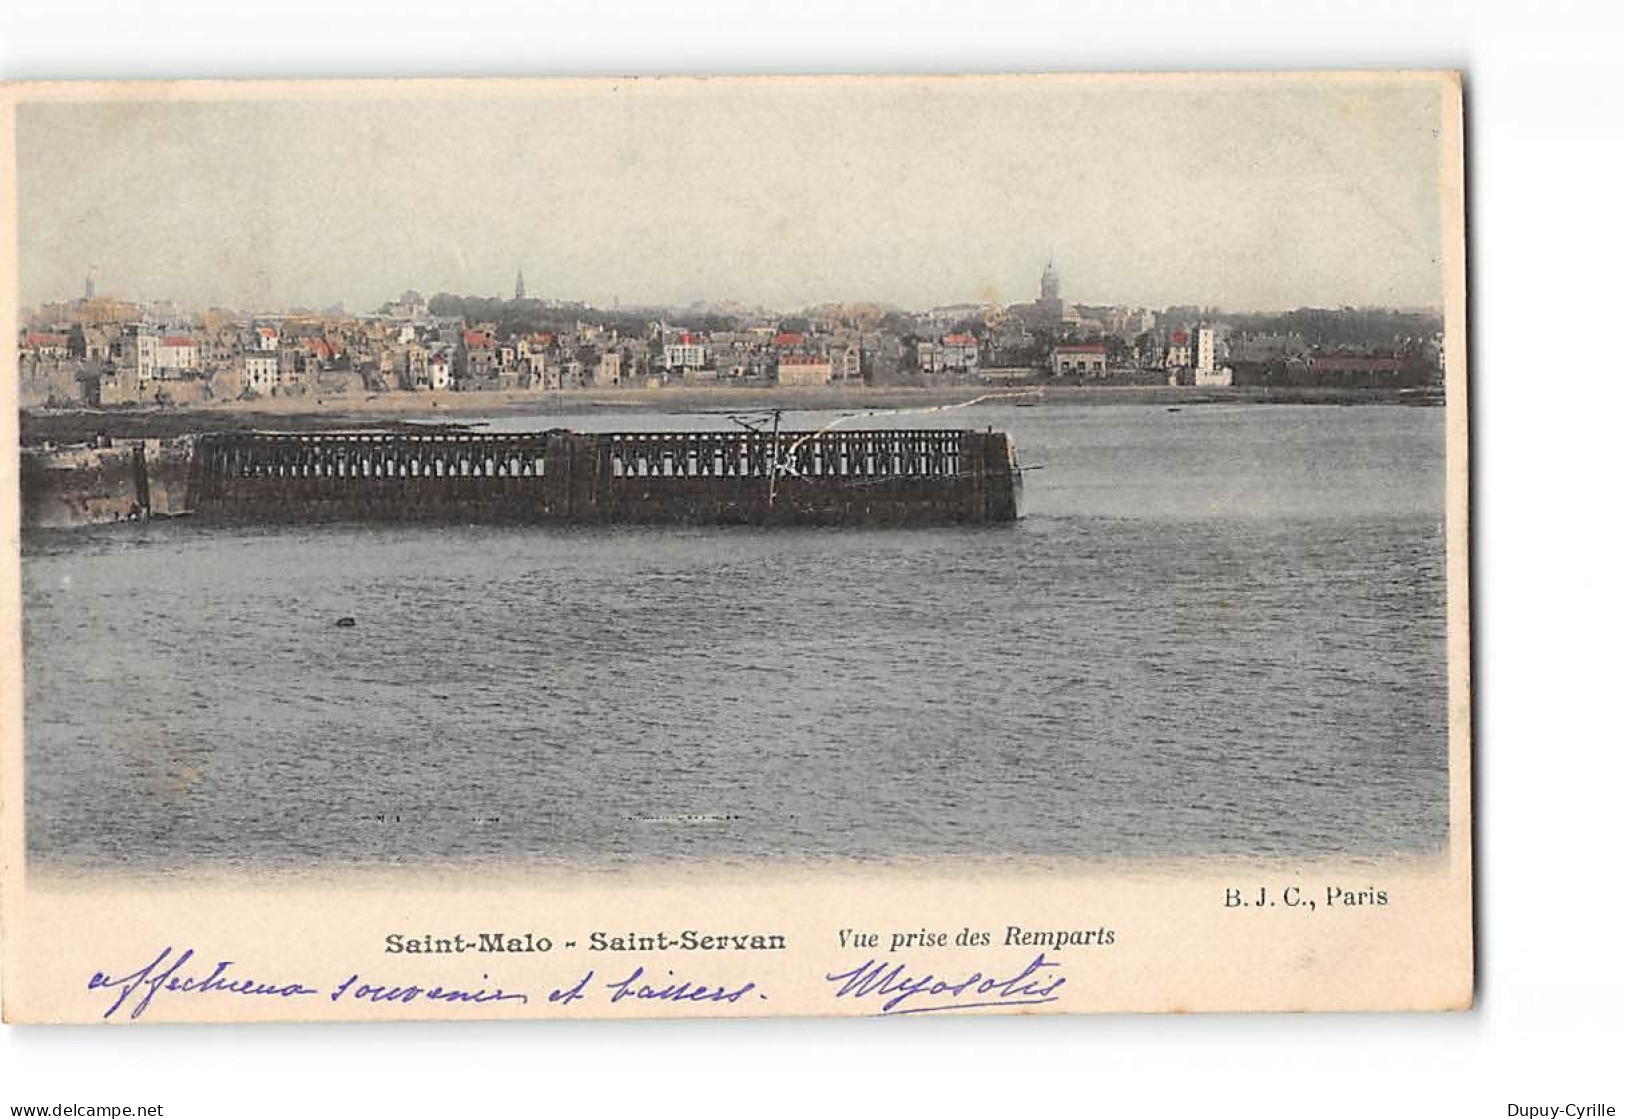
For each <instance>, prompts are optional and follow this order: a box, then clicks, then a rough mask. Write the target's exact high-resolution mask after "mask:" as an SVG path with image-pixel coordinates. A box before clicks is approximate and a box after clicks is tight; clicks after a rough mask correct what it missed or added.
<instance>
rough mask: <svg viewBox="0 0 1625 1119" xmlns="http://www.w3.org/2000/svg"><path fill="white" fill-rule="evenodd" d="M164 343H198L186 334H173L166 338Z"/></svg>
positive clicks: (168, 344)
mask: <svg viewBox="0 0 1625 1119" xmlns="http://www.w3.org/2000/svg"><path fill="white" fill-rule="evenodd" d="M163 345H165V346H195V345H197V343H196V342H194V341H192V340H191V339H190V338H187V337H186V336H185V335H181V334H171V335H169V336H168V337H167V338H165V339H164V341H163Z"/></svg>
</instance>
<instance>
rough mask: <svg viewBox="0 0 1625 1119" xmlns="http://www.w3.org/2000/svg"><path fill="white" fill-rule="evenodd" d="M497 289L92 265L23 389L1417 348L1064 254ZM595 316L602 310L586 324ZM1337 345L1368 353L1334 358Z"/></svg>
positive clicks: (920, 369)
mask: <svg viewBox="0 0 1625 1119" xmlns="http://www.w3.org/2000/svg"><path fill="white" fill-rule="evenodd" d="M453 302H455V301H453ZM493 304H494V305H495V306H496V308H497V309H499V310H501V312H502V314H501V316H500V317H501V318H502V321H501V322H492V321H485V322H470V321H468V317H467V316H466V315H464V314H450V313H439V314H437V313H436V312H435V306H439V307H440V309H441V310H442V312H444V311H445V310H446V309H447V306H448V304H447V303H446V302H445V301H442V300H438V299H437V300H436V301H430V300H427V299H425V298H424V297H423V296H422V295H421V294H419V293H418V292H415V291H408V292H405V293H403V294H402V295H401V296H400V298H399V299H396V300H391V301H390V302H388V303H386V304H384V305H383V306H382V307H380V308H379V309H378V310H377V311H375V312H372V313H368V314H359V315H347V314H345V313H343V312H342V311H340V310H337V309H334V310H329V311H326V312H308V313H296V314H282V315H275V316H247V317H244V316H239V315H235V314H232V313H229V312H223V311H206V312H202V313H199V314H190V313H187V312H185V311H183V310H181V309H180V308H177V307H174V306H173V305H171V304H166V303H148V304H136V303H132V302H128V301H121V300H113V299H107V298H105V297H98V296H97V295H96V293H95V290H94V286H93V285H92V284H91V282H90V281H88V280H87V282H86V290H85V296H84V298H82V299H78V300H73V301H68V302H64V303H58V304H51V305H48V306H45V307H42V308H39V309H37V310H36V311H34V312H33V314H32V315H31V316H30V319H31V324H30V326H29V327H28V328H27V329H26V330H25V331H24V332H23V333H22V335H21V337H20V338H19V343H20V346H19V350H20V363H21V366H20V371H21V385H22V397H23V403H24V404H25V405H29V404H46V403H56V404H81V403H87V404H92V405H101V406H112V405H120V404H131V403H167V404H176V405H184V404H194V403H201V402H205V401H215V400H230V399H241V398H245V397H248V398H253V397H269V396H298V395H306V394H318V395H345V394H354V393H386V392H448V391H459V392H480V391H565V390H571V389H589V388H590V389H609V388H622V387H637V388H647V387H658V386H662V385H670V384H674V383H682V384H701V385H703V384H708V383H754V384H763V385H783V386H790V387H799V386H820V385H855V384H863V383H871V384H897V383H922V382H923V383H930V382H935V381H955V380H958V381H967V382H973V381H983V382H997V383H1007V382H1011V381H1041V380H1044V379H1046V378H1054V379H1060V380H1062V381H1068V382H1099V383H1114V382H1117V383H1139V384H1161V383H1172V384H1192V385H1212V386H1220V385H1228V384H1231V383H1249V378H1252V379H1254V382H1255V383H1256V380H1257V378H1260V377H1263V378H1266V379H1267V378H1270V377H1275V378H1279V377H1298V378H1300V379H1302V378H1307V379H1308V380H1310V381H1313V379H1314V378H1315V377H1316V376H1323V377H1326V378H1333V377H1350V376H1352V377H1364V378H1366V379H1367V380H1371V381H1373V382H1374V383H1380V382H1381V381H1382V379H1383V377H1385V376H1387V377H1392V376H1394V375H1397V373H1398V372H1399V371H1400V368H1401V365H1402V363H1401V362H1400V359H1399V358H1398V357H1397V356H1395V357H1392V358H1391V359H1390V358H1384V357H1383V356H1382V355H1373V354H1358V355H1338V354H1327V353H1322V352H1317V351H1316V350H1315V348H1314V347H1311V346H1309V345H1307V344H1305V343H1304V342H1303V340H1302V339H1301V338H1298V337H1293V336H1283V337H1274V336H1265V337H1258V336H1250V335H1246V334H1241V333H1238V332H1236V331H1233V330H1231V329H1230V328H1229V327H1227V326H1226V325H1225V324H1224V323H1222V322H1216V321H1209V320H1206V319H1204V318H1202V317H1200V316H1195V315H1192V314H1191V313H1190V312H1189V311H1188V310H1186V311H1179V310H1171V311H1168V312H1161V313H1159V312H1155V311H1150V310H1147V309H1144V308H1130V307H1084V306H1079V305H1076V304H1067V303H1066V302H1065V301H1063V300H1062V299H1061V296H1060V278H1059V274H1058V273H1057V271H1056V269H1055V267H1054V265H1053V264H1051V265H1049V266H1048V267H1046V268H1045V269H1044V272H1043V274H1042V276H1041V277H1040V281H1039V294H1038V298H1037V299H1036V300H1034V301H1033V302H1031V303H1022V304H1010V305H999V304H991V303H975V304H951V305H946V306H943V307H937V308H933V309H931V310H929V311H926V312H922V313H919V314H905V313H902V312H898V311H895V310H893V309H887V308H881V307H876V306H873V305H832V306H827V307H822V308H814V309H811V310H809V311H806V312H803V313H801V314H799V315H797V316H794V317H792V318H788V319H786V318H780V317H777V316H772V315H769V314H766V313H755V314H752V313H747V312H739V313H735V314H731V315H728V316H718V315H715V314H710V315H702V314H694V315H687V316H685V315H683V314H682V313H677V314H673V313H670V312H664V313H660V312H651V313H648V314H646V315H636V314H630V315H616V316H608V315H597V316H591V315H587V316H586V317H584V318H577V319H574V321H571V322H568V323H567V324H565V325H551V324H552V323H555V322H557V321H558V319H559V318H560V315H559V314H558V313H557V310H558V307H559V306H560V305H547V306H546V307H542V308H541V309H540V311H538V305H537V302H536V301H528V302H527V300H526V298H525V291H524V286H523V277H522V276H521V277H520V279H519V281H518V283H517V284H516V290H515V300H514V301H513V302H512V303H511V304H506V303H502V302H500V301H485V302H484V303H483V304H481V305H480V308H481V310H482V311H484V312H486V313H490V312H491V311H492V306H491V305H493ZM549 308H551V309H549ZM582 311H583V314H585V313H586V309H584V308H583V309H582ZM533 312H535V313H533ZM542 312H545V313H542ZM592 317H596V318H597V319H598V320H599V321H587V319H588V318H592ZM719 319H720V321H719ZM544 322H545V323H546V324H548V325H543V324H544ZM1340 357H1346V358H1348V359H1349V360H1350V361H1353V363H1354V365H1350V366H1348V367H1347V368H1345V367H1344V366H1343V365H1339V364H1338V360H1339V358H1340ZM1356 359H1357V360H1356ZM1385 361H1386V362H1388V364H1387V365H1385V364H1384V363H1385ZM1317 363H1318V364H1317ZM1346 364H1347V363H1345V365H1346ZM1356 365H1357V366H1359V368H1354V366H1356ZM1260 371H1263V372H1260Z"/></svg>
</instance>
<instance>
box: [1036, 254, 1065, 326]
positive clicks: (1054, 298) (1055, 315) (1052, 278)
mask: <svg viewBox="0 0 1625 1119" xmlns="http://www.w3.org/2000/svg"><path fill="white" fill-rule="evenodd" d="M1038 309H1039V311H1040V312H1041V313H1042V315H1043V317H1044V318H1045V319H1046V320H1048V321H1049V322H1052V323H1059V322H1060V321H1061V315H1062V308H1061V274H1060V273H1059V272H1057V271H1056V270H1055V261H1053V260H1051V261H1050V262H1049V263H1048V264H1046V265H1044V274H1043V275H1042V276H1040V277H1039V279H1038Z"/></svg>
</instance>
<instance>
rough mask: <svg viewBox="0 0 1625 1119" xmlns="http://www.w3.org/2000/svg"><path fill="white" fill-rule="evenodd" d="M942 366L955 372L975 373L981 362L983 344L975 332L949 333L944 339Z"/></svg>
mask: <svg viewBox="0 0 1625 1119" xmlns="http://www.w3.org/2000/svg"><path fill="white" fill-rule="evenodd" d="M941 356H942V368H943V369H946V370H948V371H950V372H955V373H973V372H975V371H976V367H977V366H978V365H980V364H981V344H980V343H979V342H977V341H976V336H975V335H973V334H949V335H947V336H945V337H944V338H943V339H942V350H941Z"/></svg>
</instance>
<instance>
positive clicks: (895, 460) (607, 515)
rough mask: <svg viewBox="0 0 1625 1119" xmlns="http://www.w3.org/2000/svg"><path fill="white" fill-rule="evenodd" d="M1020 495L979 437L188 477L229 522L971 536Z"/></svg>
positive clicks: (865, 436)
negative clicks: (854, 527)
mask: <svg viewBox="0 0 1625 1119" xmlns="http://www.w3.org/2000/svg"><path fill="white" fill-rule="evenodd" d="M1019 487H1020V473H1019V470H1018V468H1017V467H1016V464H1015V454H1014V448H1013V446H1012V444H1011V442H1010V440H1009V438H1008V437H1007V436H1005V435H1004V434H1002V433H998V432H991V431H989V432H976V431H848V432H822V433H814V432H794V431H782V432H777V433H770V432H765V431H763V432H755V431H742V432H626V433H579V432H569V431H551V432H535V433H514V434H489V433H487V434H467V433H439V432H437V433H425V434H412V433H393V432H390V433H374V432H354V433H342V432H340V433H317V434H273V433H233V434H222V435H204V436H198V437H196V439H195V440H194V441H193V448H192V454H191V466H190V471H189V474H188V500H189V503H190V511H191V512H193V513H195V514H196V515H198V516H200V517H204V518H208V519H211V520H223V521H240V522H276V521H290V522H310V521H442V522H497V523H531V522H537V523H540V522H550V521H559V522H574V523H628V524H867V525H923V524H980V523H997V522H1007V521H1013V520H1015V519H1016V517H1017V515H1018V512H1019V510H1018V497H1019Z"/></svg>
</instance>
